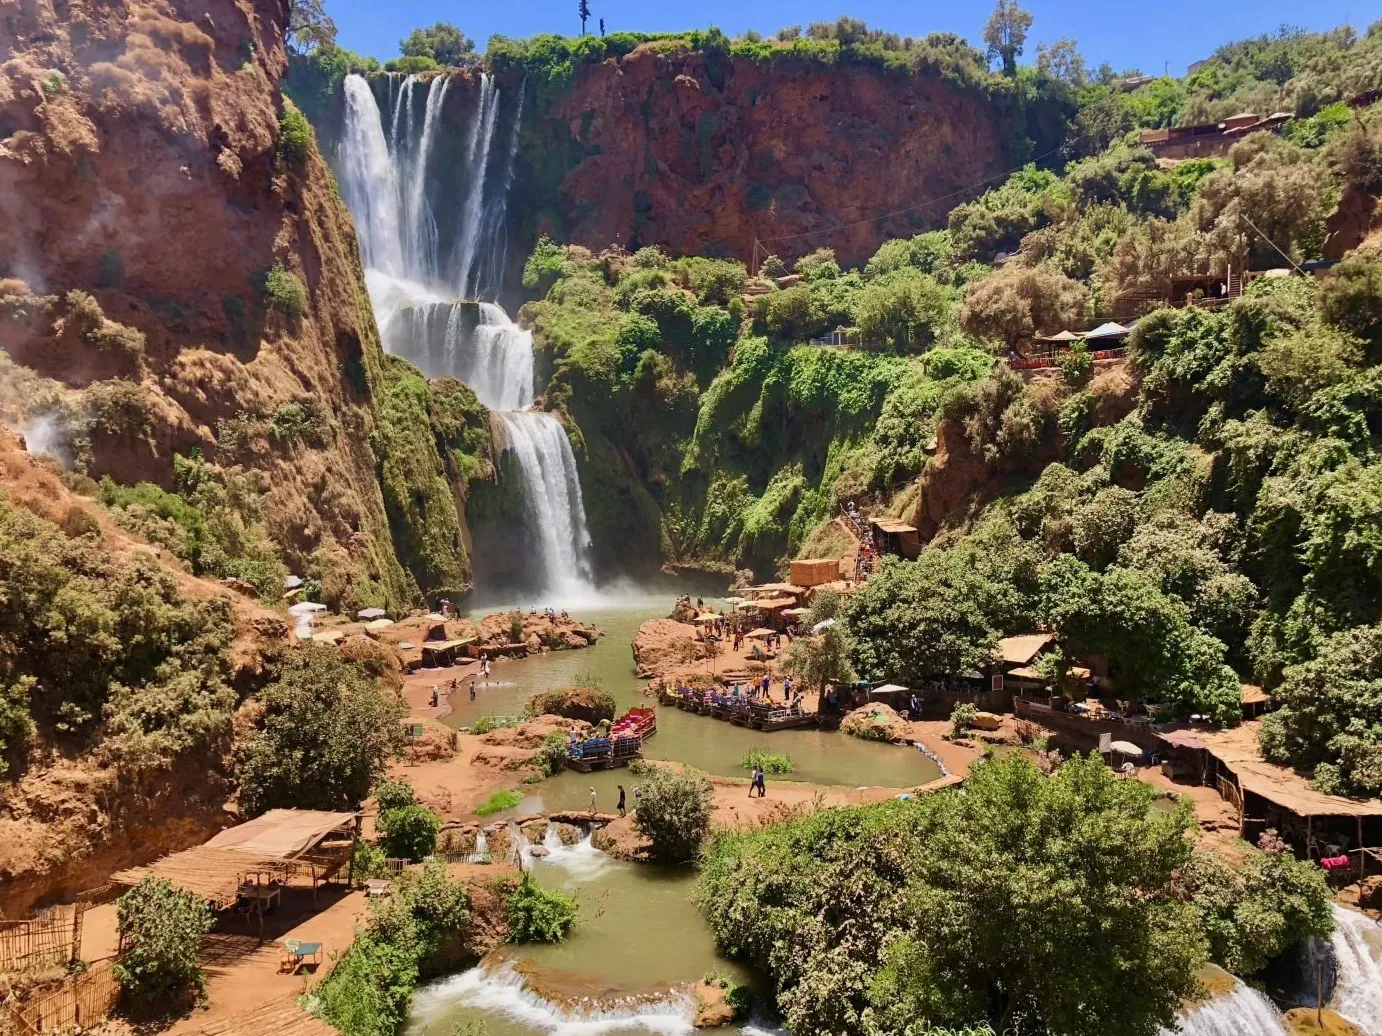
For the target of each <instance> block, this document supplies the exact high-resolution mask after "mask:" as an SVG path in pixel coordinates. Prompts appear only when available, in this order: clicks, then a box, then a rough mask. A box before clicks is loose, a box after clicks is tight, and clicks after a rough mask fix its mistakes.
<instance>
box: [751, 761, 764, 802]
mask: <svg viewBox="0 0 1382 1036" xmlns="http://www.w3.org/2000/svg"><path fill="white" fill-rule="evenodd" d="M755 790H757V792H758V797H759V798H760V799H761V798H766V797H767V795H768V778H767V775H765V774H764V773H763V767H761V766H757V765H755V766H754V768H753V774H752V775H751V776H750V777H749V798H753V793H754V791H755Z"/></svg>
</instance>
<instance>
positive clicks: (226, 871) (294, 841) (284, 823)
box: [111, 809, 361, 938]
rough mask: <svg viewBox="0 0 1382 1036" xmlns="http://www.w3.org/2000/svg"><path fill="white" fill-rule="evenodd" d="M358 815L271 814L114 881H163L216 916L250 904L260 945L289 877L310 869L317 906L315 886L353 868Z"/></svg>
mask: <svg viewBox="0 0 1382 1036" xmlns="http://www.w3.org/2000/svg"><path fill="white" fill-rule="evenodd" d="M360 816H361V815H360V814H359V813H358V812H353V813H332V812H326V811H323V810H311V809H271V810H269V812H267V813H265V814H264V815H263V816H259V817H255V819H253V820H249V821H246V822H245V823H243V824H238V825H236V826H235V827H230V828H227V829H226V830H224V831H222V832H221V833H220V834H218V835H216V836H215V837H214V838H212V839H210V840H209V841H207V842H206V843H204V844H202V845H199V846H196V847H194V848H191V849H184V850H183V851H182V852H176V853H171V854H169V855H168V856H164V857H162V858H160V859H158V860H155V861H154V862H153V863H151V864H149V865H147V866H144V867H130V868H127V869H125V870H122V871H117V872H116V873H114V874H112V875H111V880H112V881H113V882H116V883H117V884H120V885H128V886H131V887H133V886H135V885H138V884H139V883H140V882H141V881H143V880H144V879H145V878H146V877H155V878H162V879H163V880H165V881H167V882H169V883H170V884H172V885H174V886H176V887H177V888H180V889H183V890H185V891H187V892H191V893H192V894H193V895H195V896H196V897H197V898H199V899H202V900H205V901H206V902H207V903H209V904H210V905H211V908H212V909H213V910H226V909H228V908H230V907H232V906H235V905H236V904H237V903H238V902H242V901H252V904H253V906H254V909H255V913H256V914H258V916H259V934H260V937H261V938H262V937H263V934H264V909H265V904H266V903H272V902H273V895H274V894H273V890H274V889H275V888H278V887H280V886H281V885H282V883H283V881H284V880H285V879H286V878H287V877H288V876H289V875H291V874H292V873H294V872H295V871H297V870H298V869H299V868H307V869H308V871H309V872H310V874H311V878H312V898H313V901H314V902H315V900H316V895H317V887H318V885H320V884H321V883H323V882H326V881H329V880H331V879H332V878H333V877H335V876H336V875H337V874H338V873H339V872H340V871H341V869H342V868H343V867H348V866H350V865H351V861H352V859H353V857H354V849H355V843H356V841H357V839H358V838H359V835H360ZM351 877H353V875H352V876H351Z"/></svg>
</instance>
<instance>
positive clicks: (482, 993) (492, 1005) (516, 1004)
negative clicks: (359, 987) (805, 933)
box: [412, 963, 696, 1036]
mask: <svg viewBox="0 0 1382 1036" xmlns="http://www.w3.org/2000/svg"><path fill="white" fill-rule="evenodd" d="M458 1004H459V1005H463V1006H465V1007H469V1008H473V1009H476V1010H481V1011H492V1012H494V1013H496V1014H501V1015H504V1016H505V1017H507V1018H510V1019H513V1020H514V1021H516V1022H519V1023H521V1024H523V1025H525V1026H527V1027H529V1028H532V1029H536V1030H538V1031H539V1032H543V1033H550V1034H551V1036H604V1034H605V1033H611V1032H621V1031H630V1030H632V1031H642V1032H647V1033H652V1034H654V1036H692V1034H693V1033H694V1032H695V1031H696V1030H695V1028H694V1026H692V1024H691V1021H692V1019H693V1018H694V1017H695V1014H696V1002H695V1000H694V998H692V997H691V996H690V995H689V994H668V995H666V996H664V997H661V998H657V999H649V998H645V997H624V998H620V1000H619V1001H617V1002H609V1003H605V1004H603V1005H602V1006H600V1007H593V1008H587V1007H585V1006H584V1005H582V1006H579V1007H578V1006H576V1005H574V1004H572V1005H565V1004H558V1003H554V1002H552V1001H551V1000H547V999H544V998H543V997H542V996H540V995H538V994H537V993H536V992H534V991H533V990H532V989H531V988H529V986H528V984H527V982H526V981H525V979H524V977H523V975H522V974H520V973H519V970H518V969H517V968H516V967H514V965H513V964H511V963H505V964H500V965H493V964H488V965H487V964H482V965H480V966H479V967H476V968H471V969H470V970H469V971H463V972H461V973H460V974H459V975H452V976H451V977H450V978H445V979H441V980H440V981H438V982H434V983H432V984H431V985H428V986H424V987H423V988H421V989H419V990H418V991H417V996H416V997H415V998H414V1000H413V1012H412V1017H413V1020H414V1024H415V1025H417V1026H418V1027H419V1028H421V1029H423V1030H425V1029H426V1028H427V1027H428V1026H429V1025H431V1024H433V1023H434V1022H435V1021H438V1020H440V1019H443V1018H445V1017H446V1015H447V1013H448V1012H449V1011H451V1010H453V1009H454V1008H455V1007H456V1005H458Z"/></svg>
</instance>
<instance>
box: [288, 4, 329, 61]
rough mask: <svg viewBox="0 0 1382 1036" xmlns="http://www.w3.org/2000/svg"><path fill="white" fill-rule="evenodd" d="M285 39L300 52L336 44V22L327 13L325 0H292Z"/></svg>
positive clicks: (308, 52)
mask: <svg viewBox="0 0 1382 1036" xmlns="http://www.w3.org/2000/svg"><path fill="white" fill-rule="evenodd" d="M284 40H285V42H286V43H287V45H288V47H289V48H290V49H292V50H293V51H295V52H296V53H298V54H310V53H312V52H313V51H314V50H317V49H318V48H321V49H326V50H329V49H331V48H333V47H335V46H336V23H335V22H334V21H333V20H332V19H331V16H330V15H328V14H327V13H326V5H325V3H323V0H291V2H290V3H289V5H288V28H287V31H286V32H285V33H284Z"/></svg>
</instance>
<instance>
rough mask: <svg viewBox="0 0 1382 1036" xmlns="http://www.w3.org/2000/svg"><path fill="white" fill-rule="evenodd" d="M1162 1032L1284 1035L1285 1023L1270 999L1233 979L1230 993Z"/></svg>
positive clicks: (1204, 1035) (1170, 1035) (1188, 1035)
mask: <svg viewBox="0 0 1382 1036" xmlns="http://www.w3.org/2000/svg"><path fill="white" fill-rule="evenodd" d="M1162 1032H1163V1033H1164V1034H1165V1036H1286V1026H1285V1025H1284V1024H1283V1023H1282V1021H1281V1015H1280V1014H1279V1013H1278V1012H1277V1010H1276V1008H1275V1007H1274V1006H1273V1005H1272V1002H1271V1001H1270V1000H1268V999H1267V998H1266V997H1265V996H1263V995H1262V994H1261V993H1259V992H1258V991H1257V990H1255V989H1252V988H1251V987H1249V986H1247V985H1245V984H1244V983H1242V982H1240V981H1238V980H1236V979H1235V980H1234V983H1233V989H1232V990H1231V991H1230V992H1227V993H1221V994H1220V995H1218V996H1216V997H1213V998H1212V999H1210V1000H1207V1001H1206V1002H1205V1003H1203V1004H1201V1005H1200V1006H1199V1007H1196V1008H1195V1009H1194V1010H1193V1011H1190V1012H1189V1013H1187V1014H1185V1015H1184V1016H1182V1017H1181V1018H1180V1019H1179V1021H1178V1023H1177V1026H1176V1029H1175V1030H1174V1033H1172V1032H1170V1031H1168V1030H1165V1029H1163V1030H1162Z"/></svg>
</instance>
